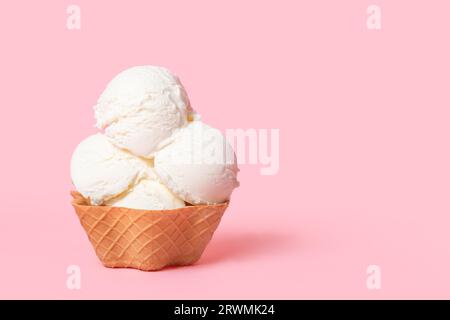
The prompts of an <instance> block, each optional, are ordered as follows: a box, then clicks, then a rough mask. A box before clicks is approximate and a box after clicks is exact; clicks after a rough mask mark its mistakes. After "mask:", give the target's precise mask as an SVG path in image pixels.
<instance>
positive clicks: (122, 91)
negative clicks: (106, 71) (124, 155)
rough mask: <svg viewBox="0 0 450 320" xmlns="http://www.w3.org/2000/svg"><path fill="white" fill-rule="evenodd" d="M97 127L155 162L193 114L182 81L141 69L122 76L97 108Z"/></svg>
mask: <svg viewBox="0 0 450 320" xmlns="http://www.w3.org/2000/svg"><path fill="white" fill-rule="evenodd" d="M94 111H95V119H96V120H97V123H96V126H97V127H98V128H100V129H104V132H105V135H106V136H107V137H108V138H109V139H110V140H111V142H112V143H114V144H115V145H116V146H117V147H120V148H123V149H126V150H129V151H130V152H132V153H133V154H135V155H138V156H142V157H146V158H152V157H153V155H154V153H155V152H156V151H158V150H159V149H160V148H162V147H163V146H164V145H166V144H167V143H168V142H169V140H168V139H169V138H170V137H171V136H172V134H173V133H175V132H176V131H177V130H178V129H179V128H181V127H183V126H185V125H186V124H187V122H188V118H189V117H190V115H191V113H192V109H191V107H190V104H189V99H188V96H187V94H186V91H185V90H184V88H183V85H182V84H181V82H180V80H179V79H178V78H177V77H176V76H175V75H173V74H172V73H171V72H170V71H169V70H167V69H165V68H162V67H156V66H137V67H132V68H129V69H127V70H125V71H122V72H121V73H119V74H118V75H117V76H116V77H114V79H112V80H111V82H110V83H109V84H108V86H107V87H106V89H105V90H104V92H103V93H102V94H101V96H100V98H99V100H98V101H97V104H96V105H95V106H94Z"/></svg>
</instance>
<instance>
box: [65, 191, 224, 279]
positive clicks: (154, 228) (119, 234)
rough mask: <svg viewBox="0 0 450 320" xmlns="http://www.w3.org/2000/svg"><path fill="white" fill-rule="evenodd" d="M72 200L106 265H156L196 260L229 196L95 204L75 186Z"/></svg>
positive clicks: (146, 267)
mask: <svg viewBox="0 0 450 320" xmlns="http://www.w3.org/2000/svg"><path fill="white" fill-rule="evenodd" d="M71 195H72V197H73V200H72V206H73V207H74V209H75V212H76V213H77V216H78V218H79V219H80V223H81V225H82V226H83V228H84V230H85V231H86V234H87V236H88V238H89V241H90V242H91V244H92V246H93V247H94V250H95V253H96V254H97V257H98V258H99V259H100V261H101V262H102V264H103V265H104V266H105V267H110V268H134V269H139V270H143V271H156V270H160V269H162V268H164V267H166V266H182V265H190V264H193V263H195V262H196V261H197V260H198V259H199V258H200V256H201V255H202V253H203V251H204V250H205V248H206V246H207V244H208V243H209V241H210V240H211V237H212V235H213V233H214V231H215V230H216V229H217V226H218V225H219V223H220V219H221V218H222V216H223V214H224V212H225V210H226V208H227V207H228V202H226V203H221V204H215V205H200V206H186V207H184V208H180V209H174V210H136V209H127V208H121V207H108V206H92V205H90V204H89V202H88V200H86V199H85V198H84V197H83V196H82V195H81V194H80V193H78V192H76V191H72V192H71Z"/></svg>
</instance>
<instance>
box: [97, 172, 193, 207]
mask: <svg viewBox="0 0 450 320" xmlns="http://www.w3.org/2000/svg"><path fill="white" fill-rule="evenodd" d="M105 205H107V206H112V207H124V208H130V209H142V210H170V209H178V208H182V207H184V206H185V204H184V201H183V200H181V199H180V198H178V197H177V196H175V195H174V194H173V193H172V192H170V190H169V189H167V188H166V187H165V186H163V185H162V184H161V183H159V182H158V181H156V180H151V179H143V180H141V181H140V182H139V183H138V184H137V185H135V186H134V187H132V188H131V189H130V190H128V191H127V192H125V193H124V194H121V195H119V196H118V197H116V198H112V199H110V200H107V201H106V202H105Z"/></svg>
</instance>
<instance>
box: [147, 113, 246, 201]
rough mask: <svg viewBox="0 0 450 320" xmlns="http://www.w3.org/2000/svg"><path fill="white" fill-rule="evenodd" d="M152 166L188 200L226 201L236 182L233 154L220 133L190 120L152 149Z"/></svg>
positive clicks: (178, 193)
mask: <svg viewBox="0 0 450 320" xmlns="http://www.w3.org/2000/svg"><path fill="white" fill-rule="evenodd" d="M154 169H155V171H156V174H157V175H158V177H159V179H160V181H161V182H162V183H163V184H164V185H165V186H167V187H168V188H169V189H170V190H171V191H172V192H173V193H175V194H176V195H178V196H179V197H180V198H181V199H183V200H185V201H186V202H188V203H191V204H215V203H222V202H225V201H227V200H228V199H229V198H230V195H231V193H232V192H233V189H234V188H236V187H237V186H239V182H238V181H237V178H236V176H237V173H238V167H237V163H236V156H235V154H234V151H233V149H232V147H231V145H230V144H229V143H228V142H227V140H226V139H225V137H224V135H223V134H222V133H221V132H220V131H219V130H217V129H214V128H212V127H210V126H207V125H206V124H204V123H202V122H200V121H193V122H191V123H190V124H189V125H188V126H187V127H185V128H184V129H183V130H181V131H179V132H178V133H177V134H176V136H175V137H174V141H173V142H172V143H171V144H169V145H168V146H166V147H165V148H164V149H162V150H161V151H159V152H158V153H156V155H155V162H154Z"/></svg>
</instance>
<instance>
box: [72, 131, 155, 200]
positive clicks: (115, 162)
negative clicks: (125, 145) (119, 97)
mask: <svg viewBox="0 0 450 320" xmlns="http://www.w3.org/2000/svg"><path fill="white" fill-rule="evenodd" d="M70 173H71V176H72V181H73V183H74V185H75V187H76V189H77V190H78V192H80V193H81V194H82V195H83V196H84V197H85V198H88V199H90V201H91V204H93V205H100V204H102V203H103V202H104V201H105V200H107V199H110V198H112V197H115V196H117V195H118V194H120V193H122V192H124V191H125V190H127V189H128V188H129V187H130V186H131V185H133V184H134V183H136V182H137V181H139V180H140V179H142V178H144V177H155V174H154V171H153V168H152V167H151V166H150V165H149V163H148V161H146V160H143V159H140V158H138V157H135V156H133V155H132V154H130V153H128V152H126V151H124V150H121V149H119V148H117V147H115V146H114V145H113V144H111V142H110V141H109V140H108V139H107V138H106V137H105V136H104V135H103V134H100V133H98V134H94V135H92V136H89V137H88V138H86V139H85V140H83V141H82V142H81V143H80V144H79V145H78V146H77V148H76V149H75V151H74V153H73V155H72V160H71V164H70Z"/></svg>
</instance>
